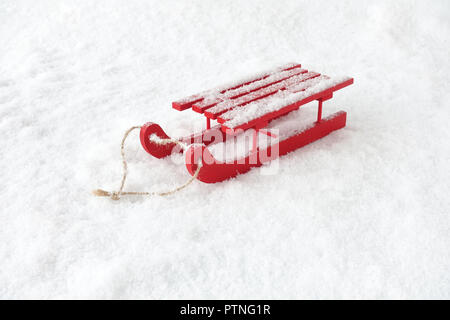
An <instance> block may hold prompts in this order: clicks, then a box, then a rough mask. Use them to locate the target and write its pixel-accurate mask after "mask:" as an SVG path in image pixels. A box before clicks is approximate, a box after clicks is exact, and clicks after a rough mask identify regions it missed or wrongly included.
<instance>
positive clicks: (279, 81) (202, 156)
mask: <svg viewBox="0 0 450 320" xmlns="http://www.w3.org/2000/svg"><path fill="white" fill-rule="evenodd" d="M351 84H353V79H352V78H349V77H340V78H331V77H328V76H326V75H321V74H320V73H317V72H313V71H308V70H306V69H303V68H302V67H301V65H300V64H295V63H291V64H289V65H286V66H283V67H279V68H276V69H275V70H271V71H268V72H263V73H260V74H258V75H255V76H254V77H250V78H247V79H243V80H241V81H237V82H235V83H231V84H228V85H225V86H222V87H219V88H216V89H212V90H209V91H205V92H202V93H200V94H195V95H192V96H190V97H187V98H185V99H182V100H179V101H176V102H173V103H172V107H173V108H174V109H176V110H179V111H183V110H187V109H191V110H193V111H194V112H197V113H200V114H203V115H204V116H205V118H206V130H203V131H202V132H199V133H194V134H192V135H190V136H188V137H184V138H180V139H178V140H179V141H180V142H181V143H183V144H185V145H188V147H187V149H186V151H185V163H186V167H187V170H188V171H189V173H190V174H191V175H194V173H195V172H196V171H197V168H198V166H199V165H200V166H201V169H200V171H199V172H198V175H197V179H198V180H200V181H202V182H206V183H215V182H220V181H224V180H227V179H229V178H232V177H235V176H236V175H238V174H241V173H245V172H247V171H249V170H250V169H251V168H252V167H258V166H261V165H262V164H264V163H266V162H269V161H271V160H273V159H275V158H277V157H279V156H282V155H284V154H286V153H288V152H291V151H293V150H296V149H298V148H301V147H303V146H304V145H306V144H309V143H311V142H314V141H316V140H318V139H320V138H323V137H324V136H326V135H328V134H330V133H331V132H333V131H335V130H338V129H341V128H343V127H345V124H346V116H347V114H346V112H344V111H339V112H337V113H334V114H332V115H330V116H328V117H326V118H322V103H323V101H326V100H329V99H331V98H332V97H333V93H334V92H335V91H337V90H339V89H342V88H344V87H347V86H349V85H351ZM315 100H316V101H318V112H317V120H316V121H313V122H312V123H310V124H309V125H308V126H307V127H306V128H305V127H303V128H300V126H299V127H298V130H291V132H290V134H280V133H279V130H277V128H274V127H273V126H272V125H270V124H271V123H272V121H273V120H275V119H279V118H281V117H283V119H285V118H286V117H288V115H291V114H292V111H295V110H297V109H299V108H300V107H301V106H302V105H305V104H307V103H309V102H312V101H315ZM211 121H216V122H217V125H215V126H211ZM247 133H251V137H252V138H251V142H250V146H249V148H248V149H249V151H248V152H247V153H246V154H244V155H243V156H240V157H236V158H233V159H231V160H230V159H228V160H226V161H224V160H218V159H216V158H215V157H214V155H213V153H212V152H211V151H210V149H209V148H208V146H212V145H213V144H217V143H222V142H226V141H228V140H230V139H235V137H236V136H238V135H242V134H247ZM260 135H264V136H267V137H268V139H269V142H268V143H266V145H260V144H259V143H258V142H259V140H260V138H259V137H260ZM162 139H169V136H168V135H167V134H166V133H165V132H164V131H163V129H162V128H161V127H160V126H159V125H157V124H155V123H147V124H145V125H144V126H143V127H142V128H141V132H140V140H141V144H142V146H143V147H144V149H145V150H146V151H147V152H148V153H150V154H151V155H153V156H154V157H157V158H163V157H166V156H168V155H170V154H171V153H172V152H180V149H179V148H177V144H176V143H165V144H161V143H160V141H162Z"/></svg>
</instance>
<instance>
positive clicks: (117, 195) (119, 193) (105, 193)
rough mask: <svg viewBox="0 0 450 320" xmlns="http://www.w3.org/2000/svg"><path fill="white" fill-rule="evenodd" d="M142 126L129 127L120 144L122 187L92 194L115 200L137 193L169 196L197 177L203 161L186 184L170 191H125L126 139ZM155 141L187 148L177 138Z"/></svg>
mask: <svg viewBox="0 0 450 320" xmlns="http://www.w3.org/2000/svg"><path fill="white" fill-rule="evenodd" d="M140 128H141V126H134V127H131V128H130V129H128V130H127V131H126V132H125V134H124V136H123V138H122V143H121V145H120V154H121V156H122V167H123V174H122V181H121V182H120V187H119V190H118V191H112V192H110V191H105V190H102V189H96V190H93V191H92V194H94V195H95V196H97V197H111V199H113V200H119V199H120V197H121V196H122V195H137V196H153V195H157V196H168V195H171V194H174V193H175V192H178V191H180V190H182V189H184V188H186V187H187V186H188V185H190V184H191V183H192V182H193V181H194V180H195V179H197V177H198V174H199V172H200V168H201V162H200V163H199V165H198V168H197V170H196V171H195V172H194V175H193V176H192V177H191V178H189V180H188V181H186V182H185V183H184V184H182V185H181V186H179V187H176V188H175V189H172V190H169V191H164V192H156V191H154V192H147V191H123V188H124V187H125V181H126V180H127V176H128V163H127V160H126V158H125V141H126V140H127V137H128V135H129V134H130V133H131V132H132V131H133V130H135V129H140ZM153 142H155V143H158V144H161V145H166V144H169V143H175V144H177V145H179V146H180V147H181V148H182V149H183V150H184V149H186V145H185V144H183V143H182V142H180V141H178V140H175V139H170V138H169V139H157V140H156V139H155V140H153Z"/></svg>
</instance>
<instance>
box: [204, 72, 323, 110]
mask: <svg viewBox="0 0 450 320" xmlns="http://www.w3.org/2000/svg"><path fill="white" fill-rule="evenodd" d="M318 76H320V73H317V72H307V73H303V74H300V75H297V76H294V77H291V78H288V79H285V80H283V81H281V82H278V83H275V84H272V85H270V86H268V87H265V88H260V89H258V90H255V91H251V92H249V93H248V94H246V95H242V96H240V97H238V98H235V99H230V100H226V101H223V102H221V103H218V104H217V105H216V106H213V107H211V108H209V109H208V110H206V111H205V116H206V117H208V118H210V119H216V118H217V117H218V116H220V115H221V114H223V113H225V112H227V111H228V110H231V109H232V108H235V107H239V106H244V105H246V104H249V103H251V102H254V101H256V100H260V99H263V98H266V97H268V96H271V95H273V94H275V93H277V92H278V91H280V90H286V89H287V88H289V87H290V86H292V85H296V84H298V83H300V82H304V81H306V80H309V79H312V78H316V77H318Z"/></svg>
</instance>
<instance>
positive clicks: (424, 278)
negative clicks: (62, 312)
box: [0, 0, 450, 299]
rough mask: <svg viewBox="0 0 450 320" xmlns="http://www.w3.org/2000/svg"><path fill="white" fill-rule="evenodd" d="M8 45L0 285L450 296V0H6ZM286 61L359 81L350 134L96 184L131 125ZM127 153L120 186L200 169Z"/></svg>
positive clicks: (185, 121) (346, 102) (2, 82)
mask: <svg viewBox="0 0 450 320" xmlns="http://www.w3.org/2000/svg"><path fill="white" fill-rule="evenodd" d="M0 42H1V44H2V49H1V50H0V135H1V137H2V139H1V140H0V141H1V142H0V145H1V150H2V156H1V157H0V168H1V177H2V183H1V184H0V194H1V196H2V201H1V204H0V206H1V210H0V219H1V220H0V298H4V299H9V298H158V299H160V298H173V299H178V298H285V299H290V298H313V299H314V298H438V299H444V298H447V299H449V298H450V272H449V271H450V250H449V247H450V216H449V211H450V197H449V194H450V170H449V169H450V165H449V163H450V143H449V141H450V126H449V125H448V121H449V119H450V106H449V101H450V93H449V92H450V85H449V84H450V70H449V64H450V63H449V58H448V53H449V48H450V3H449V1H447V0H442V1H440V0H433V1H410V0H408V1H361V0H354V1H348V0H347V1H346V0H344V1H321V0H315V1H176V2H175V1H130V0H126V1H125V0H122V1H117V0H113V1H106V0H103V1H84V0H81V1H77V2H74V1H31V0H30V1H8V0H3V1H1V2H0ZM289 61H298V62H299V63H301V64H302V65H303V66H305V68H307V69H308V70H315V71H317V72H321V73H324V74H327V75H330V76H332V75H333V74H338V75H339V74H345V75H349V76H351V77H353V78H354V79H355V84H354V85H352V86H349V87H347V88H345V89H342V90H340V91H339V92H338V93H336V95H335V96H334V97H333V99H331V100H330V101H327V102H325V103H324V117H325V116H327V115H328V114H331V113H333V112H336V111H338V110H346V111H347V112H348V118H347V127H346V128H344V129H343V130H339V131H337V132H335V133H333V134H331V135H329V136H327V137H326V138H324V139H322V140H320V141H317V142H315V143H313V144H311V145H308V146H306V147H304V148H302V149H299V150H297V151H295V152H293V153H290V154H288V155H286V156H284V157H282V158H281V159H280V160H279V168H278V171H277V172H276V173H274V174H263V173H264V172H265V171H264V170H266V169H267V168H265V166H263V167H261V168H258V169H254V170H252V171H251V172H249V173H247V174H245V175H241V176H238V177H237V178H235V179H233V180H231V181H227V182H224V183H220V184H215V185H210V184H203V183H200V182H194V183H193V184H191V185H190V186H189V187H188V188H187V189H185V190H183V191H181V192H179V193H177V194H175V195H172V196H169V197H151V198H142V197H129V198H124V199H122V200H121V201H112V200H110V199H107V198H96V197H93V196H92V195H91V193H90V191H91V190H92V189H95V188H104V189H107V190H117V188H118V186H119V183H120V178H121V169H122V167H121V166H122V163H121V160H120V141H121V139H122V135H123V133H124V132H125V131H126V130H127V129H128V128H129V127H131V126H133V125H139V124H143V123H145V122H147V121H153V122H156V123H158V124H160V125H161V126H162V127H163V128H164V130H166V132H167V133H168V134H169V135H170V136H177V135H182V134H184V133H188V132H192V131H194V130H195V131H196V129H198V127H201V126H202V125H203V124H204V118H203V117H202V116H201V115H199V114H196V113H194V112H191V111H184V112H178V111H176V110H173V109H171V102H172V101H176V100H177V99H179V98H182V97H186V96H189V95H191V94H192V93H197V92H202V91H204V90H207V89H209V88H211V87H215V86H219V85H221V84H223V83H227V82H229V83H232V82H233V81H235V79H240V78H241V76H245V75H252V74H254V73H255V72H257V71H259V70H270V68H271V67H273V66H277V65H282V64H284V63H286V62H289ZM302 108H304V110H300V111H299V112H300V114H301V112H306V113H308V114H310V115H311V116H312V117H314V113H315V108H316V105H315V104H311V105H306V106H303V107H302ZM308 110H309V111H308ZM293 119H295V118H293ZM287 121H289V120H287ZM290 125H292V126H293V127H294V128H295V123H293V122H290ZM126 152H127V157H128V159H129V176H128V181H127V186H126V189H128V190H145V191H163V190H168V189H170V188H172V187H174V186H176V185H179V184H181V183H184V182H185V181H186V180H187V179H188V177H189V176H188V173H187V170H186V168H185V166H184V165H183V159H182V155H181V154H177V155H174V156H173V157H172V158H171V159H164V160H158V159H154V158H152V157H150V156H149V155H148V154H147V153H145V151H144V150H143V149H142V147H141V146H140V143H139V138H138V134H137V132H133V133H132V134H131V135H130V137H129V140H128V141H127V145H126ZM171 160H173V161H171Z"/></svg>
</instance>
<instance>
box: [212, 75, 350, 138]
mask: <svg viewBox="0 0 450 320" xmlns="http://www.w3.org/2000/svg"><path fill="white" fill-rule="evenodd" d="M351 84H353V79H348V80H346V81H344V82H341V83H339V84H337V85H335V86H333V87H331V88H328V89H326V90H323V91H320V92H318V93H315V94H313V95H311V96H308V97H306V98H304V99H302V100H299V101H297V102H294V103H291V104H289V105H286V106H284V107H281V108H280V109H278V110H275V111H272V112H269V113H266V114H265V115H263V116H261V117H258V118H256V119H253V120H251V121H248V122H247V123H243V124H241V125H238V126H236V127H229V126H227V124H226V122H227V121H228V120H230V119H223V118H220V117H219V118H218V121H219V123H222V130H238V129H242V130H246V129H249V128H252V127H255V126H259V125H261V124H265V123H268V122H269V121H271V120H274V119H276V118H279V117H281V116H283V115H285V114H287V113H289V112H291V111H294V110H296V109H298V108H299V107H300V106H302V105H304V104H306V103H309V102H311V101H314V100H318V99H320V98H322V97H328V96H330V94H333V92H334V91H337V90H340V89H342V88H345V87H347V86H349V85H351Z"/></svg>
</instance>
